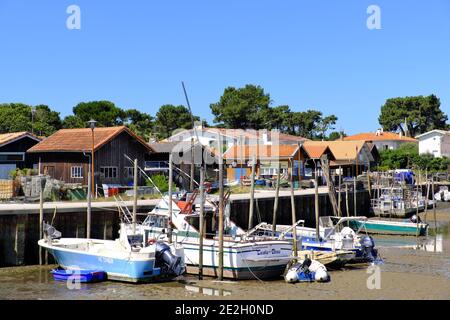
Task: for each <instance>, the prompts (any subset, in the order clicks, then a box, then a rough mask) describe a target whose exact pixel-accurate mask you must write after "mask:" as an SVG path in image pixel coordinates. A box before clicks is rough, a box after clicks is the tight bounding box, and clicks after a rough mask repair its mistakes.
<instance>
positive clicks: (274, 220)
mask: <svg viewBox="0 0 450 320" xmlns="http://www.w3.org/2000/svg"><path fill="white" fill-rule="evenodd" d="M280 171H281V163H280V161H278V172H277V182H276V184H277V185H276V187H275V200H274V202H273V218H272V235H273V236H275V231H276V230H277V211H278V198H279V196H280V176H281V174H280Z"/></svg>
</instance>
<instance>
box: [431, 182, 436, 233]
mask: <svg viewBox="0 0 450 320" xmlns="http://www.w3.org/2000/svg"><path fill="white" fill-rule="evenodd" d="M431 193H432V194H433V199H434V175H432V176H431ZM433 218H434V229H435V230H437V219H436V202H435V201H433Z"/></svg>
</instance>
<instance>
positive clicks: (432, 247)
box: [374, 234, 444, 253]
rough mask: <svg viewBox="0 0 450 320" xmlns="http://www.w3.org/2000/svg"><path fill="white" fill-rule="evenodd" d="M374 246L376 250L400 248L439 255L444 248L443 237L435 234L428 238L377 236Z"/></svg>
mask: <svg viewBox="0 0 450 320" xmlns="http://www.w3.org/2000/svg"><path fill="white" fill-rule="evenodd" d="M374 238H375V244H376V246H377V247H378V248H383V247H384V248H402V249H413V250H421V251H426V252H435V253H441V252H443V248H444V245H443V243H444V236H443V235H442V234H437V235H434V236H428V237H419V238H415V237H382V236H377V237H374Z"/></svg>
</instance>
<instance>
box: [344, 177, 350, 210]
mask: <svg viewBox="0 0 450 320" xmlns="http://www.w3.org/2000/svg"><path fill="white" fill-rule="evenodd" d="M345 209H346V211H347V217H350V208H349V199H348V184H347V183H346V184H345Z"/></svg>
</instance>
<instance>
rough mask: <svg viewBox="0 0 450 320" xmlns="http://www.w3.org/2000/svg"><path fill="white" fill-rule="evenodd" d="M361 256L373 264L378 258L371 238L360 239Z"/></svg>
mask: <svg viewBox="0 0 450 320" xmlns="http://www.w3.org/2000/svg"><path fill="white" fill-rule="evenodd" d="M359 243H360V244H361V255H362V257H363V258H364V259H366V260H367V261H369V262H374V261H375V260H376V259H377V257H378V251H377V249H375V242H374V241H373V238H372V237H371V236H364V237H361V240H360V241H359Z"/></svg>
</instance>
